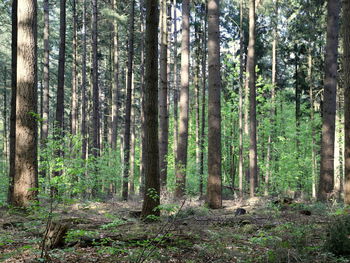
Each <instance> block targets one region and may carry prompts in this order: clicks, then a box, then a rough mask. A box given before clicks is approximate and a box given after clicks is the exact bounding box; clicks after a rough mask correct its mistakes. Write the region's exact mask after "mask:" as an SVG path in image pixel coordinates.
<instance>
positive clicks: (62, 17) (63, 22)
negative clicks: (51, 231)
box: [53, 0, 66, 192]
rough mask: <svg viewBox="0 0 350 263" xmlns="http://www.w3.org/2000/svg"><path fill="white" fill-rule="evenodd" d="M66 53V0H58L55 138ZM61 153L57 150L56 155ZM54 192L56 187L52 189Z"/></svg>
mask: <svg viewBox="0 0 350 263" xmlns="http://www.w3.org/2000/svg"><path fill="white" fill-rule="evenodd" d="M65 55H66V0H61V1H60V47H59V55H58V57H59V58H58V74H57V78H58V79H57V93H56V116H55V131H54V132H55V139H56V140H59V139H60V138H61V137H62V136H63V126H64V81H65V63H66V59H65ZM62 154H63V153H62V152H61V151H59V150H58V151H57V152H56V155H58V156H60V155H62ZM58 175H60V171H55V172H54V176H58ZM53 190H54V191H55V192H56V190H57V189H55V188H54V189H53Z"/></svg>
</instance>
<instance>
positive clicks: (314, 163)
mask: <svg viewBox="0 0 350 263" xmlns="http://www.w3.org/2000/svg"><path fill="white" fill-rule="evenodd" d="M312 67H313V60H312V48H309V54H308V73H307V75H308V79H307V81H308V84H309V93H310V123H311V137H312V139H311V161H312V168H311V170H312V175H311V176H312V198H314V199H316V171H317V159H316V156H317V150H316V147H315V145H316V140H315V136H316V131H315V124H314V123H315V110H314V109H315V108H314V92H313V72H312Z"/></svg>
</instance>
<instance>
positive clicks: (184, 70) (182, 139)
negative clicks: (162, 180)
mask: <svg viewBox="0 0 350 263" xmlns="http://www.w3.org/2000/svg"><path fill="white" fill-rule="evenodd" d="M189 48H190V2H189V0H183V2H182V40H181V90H180V116H179V117H180V123H179V138H178V145H177V156H176V161H175V162H176V189H175V197H176V198H182V197H183V196H184V195H185V191H186V165H187V147H188V115H189V73H190V49H189Z"/></svg>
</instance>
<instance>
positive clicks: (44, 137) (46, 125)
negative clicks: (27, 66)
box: [41, 0, 50, 147]
mask: <svg viewBox="0 0 350 263" xmlns="http://www.w3.org/2000/svg"><path fill="white" fill-rule="evenodd" d="M49 23H50V20H49V0H44V70H43V71H44V76H43V78H44V83H43V89H44V90H43V102H42V108H43V115H42V118H43V121H42V129H41V145H42V146H43V147H44V146H45V143H46V140H47V136H48V133H49V100H50V94H49V87H50V86H49V81H50V44H49V32H50V27H49Z"/></svg>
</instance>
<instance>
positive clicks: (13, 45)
mask: <svg viewBox="0 0 350 263" xmlns="http://www.w3.org/2000/svg"><path fill="white" fill-rule="evenodd" d="M17 9H18V2H17V0H12V10H11V22H12V25H11V30H12V32H11V34H12V39H11V112H10V167H9V191H8V196H7V199H8V200H7V201H8V203H9V204H13V199H12V197H13V184H14V177H15V159H16V96H17Z"/></svg>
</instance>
